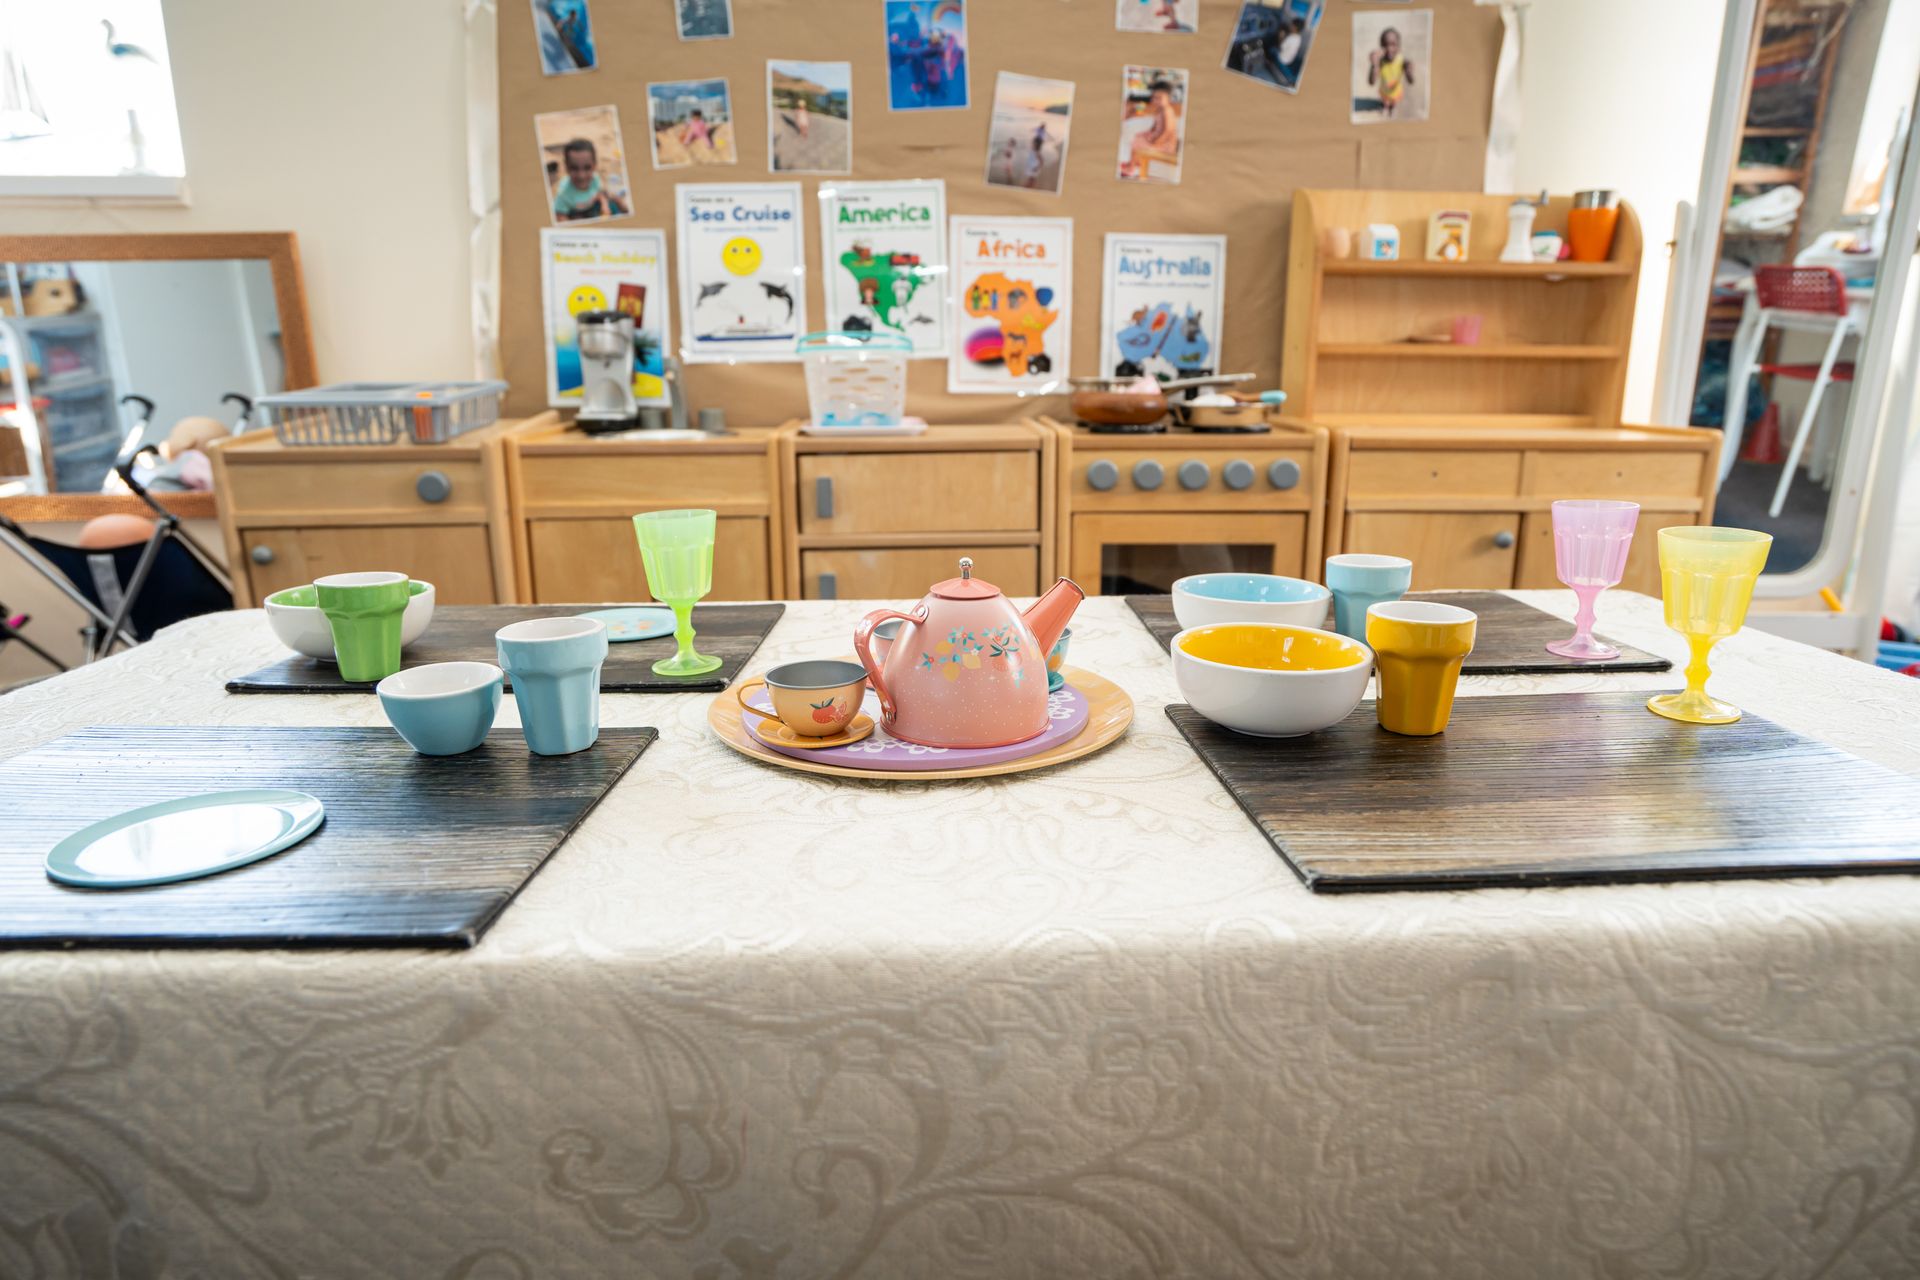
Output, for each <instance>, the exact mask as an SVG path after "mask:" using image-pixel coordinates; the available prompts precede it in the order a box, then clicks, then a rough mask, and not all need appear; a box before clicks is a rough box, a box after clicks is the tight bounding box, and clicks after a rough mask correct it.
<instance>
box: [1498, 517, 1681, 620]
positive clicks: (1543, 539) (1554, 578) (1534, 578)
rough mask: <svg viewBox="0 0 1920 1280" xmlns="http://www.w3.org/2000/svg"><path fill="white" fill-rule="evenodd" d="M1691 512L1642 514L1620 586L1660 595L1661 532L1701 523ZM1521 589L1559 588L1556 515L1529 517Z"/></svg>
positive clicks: (1517, 582)
mask: <svg viewBox="0 0 1920 1280" xmlns="http://www.w3.org/2000/svg"><path fill="white" fill-rule="evenodd" d="M1698 522H1699V521H1698V517H1696V516H1695V515H1694V513H1693V512H1691V511H1648V510H1645V509H1644V508H1643V509H1642V510H1641V512H1640V522H1639V524H1638V525H1636V526H1635V528H1634V532H1633V546H1632V547H1631V548H1630V549H1629V550H1628V551H1627V571H1626V575H1625V576H1624V577H1622V578H1621V580H1620V586H1621V588H1622V589H1623V590H1626V591H1638V592H1640V593H1641V594H1642V595H1649V596H1653V597H1655V598H1656V599H1657V598H1658V597H1659V595H1660V538H1659V533H1660V530H1662V529H1666V528H1670V527H1672V526H1673V525H1676V524H1697V523H1698ZM1514 585H1515V586H1517V587H1558V586H1560V585H1562V584H1561V582H1560V575H1559V574H1558V573H1557V572H1555V570H1554V563H1553V515H1552V513H1551V512H1546V511H1535V512H1530V513H1529V514H1528V515H1527V518H1526V523H1525V529H1524V531H1523V532H1522V534H1521V537H1520V567H1519V570H1518V571H1517V573H1516V574H1515V577H1514Z"/></svg>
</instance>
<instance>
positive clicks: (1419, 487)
mask: <svg viewBox="0 0 1920 1280" xmlns="http://www.w3.org/2000/svg"><path fill="white" fill-rule="evenodd" d="M1519 492H1520V451H1519V450H1518V449H1514V450H1505V449H1355V450H1353V451H1352V452H1351V453H1350V454H1349V455H1348V457H1347V493H1348V495H1349V496H1350V497H1354V498H1382V497H1437V496H1443V495H1444V496H1446V497H1489V498H1492V497H1499V498H1505V497H1511V496H1513V495H1515V494H1518V493H1519Z"/></svg>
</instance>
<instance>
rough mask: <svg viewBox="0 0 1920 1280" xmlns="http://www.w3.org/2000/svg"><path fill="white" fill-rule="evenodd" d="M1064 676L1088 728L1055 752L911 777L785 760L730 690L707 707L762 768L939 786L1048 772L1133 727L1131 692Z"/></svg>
mask: <svg viewBox="0 0 1920 1280" xmlns="http://www.w3.org/2000/svg"><path fill="white" fill-rule="evenodd" d="M1062 674H1064V675H1065V676H1066V678H1067V683H1068V684H1070V685H1072V686H1073V687H1074V688H1075V689H1078V690H1079V691H1080V694H1081V696H1082V697H1084V698H1085V699H1086V700H1087V727H1086V728H1084V729H1082V730H1081V731H1080V732H1079V733H1077V734H1075V735H1074V736H1073V737H1071V738H1069V739H1067V740H1066V741H1065V742H1062V743H1061V744H1060V745H1058V746H1056V747H1052V748H1050V749H1048V750H1046V751H1042V752H1039V753H1038V754H1035V755H1030V756H1022V757H1021V758H1020V759H1018V760H1002V761H1000V762H999V763H998V764H988V765H979V766H976V767H975V768H971V769H921V770H915V771H913V772H907V771H905V770H900V769H851V768H848V767H846V766H845V765H835V764H822V763H820V762H819V761H816V760H802V759H798V758H796V757H794V756H784V755H781V754H779V753H778V752H776V751H773V750H771V749H769V748H768V747H765V746H762V745H761V744H760V742H759V741H758V740H756V739H755V738H754V737H753V735H752V734H750V733H748V732H747V728H746V726H745V725H743V724H741V723H740V704H739V703H738V702H737V701H735V700H734V695H733V693H732V691H731V690H729V691H728V692H726V693H722V694H719V695H717V696H716V697H715V698H714V699H713V701H712V702H710V703H708V704H707V723H708V724H710V725H712V726H713V731H714V732H715V733H717V734H719V735H720V741H722V742H724V743H726V744H727V745H728V746H730V747H732V748H733V749H734V750H735V751H738V752H739V753H740V754H741V755H743V756H751V757H752V758H753V759H755V760H758V761H760V762H761V763H762V764H770V765H777V766H779V767H780V768H782V769H792V770H795V771H796V772H799V773H819V774H825V775H827V776H829V777H834V778H873V779H881V780H885V781H894V782H925V781H938V780H940V779H943V778H990V777H994V776H997V775H999V774H1003V773H1026V772H1028V771H1029V770H1033V769H1045V768H1048V767H1049V766H1051V765H1056V764H1065V763H1066V762H1067V761H1069V760H1078V759H1079V758H1080V757H1081V756H1084V755H1091V754H1092V753H1093V752H1095V751H1098V750H1099V749H1100V748H1102V747H1104V746H1106V745H1107V744H1108V743H1110V742H1112V741H1113V740H1114V739H1116V738H1118V737H1119V736H1120V735H1121V734H1123V733H1125V732H1126V731H1127V726H1128V725H1130V724H1132V723H1133V699H1132V698H1130V697H1128V696H1127V691H1126V690H1125V689H1122V688H1121V687H1120V686H1119V685H1117V684H1115V683H1113V681H1111V680H1103V679H1101V678H1100V677H1099V676H1096V675H1094V674H1093V673H1092V672H1090V671H1082V670H1079V669H1078V668H1075V667H1066V668H1064V669H1063V672H1062Z"/></svg>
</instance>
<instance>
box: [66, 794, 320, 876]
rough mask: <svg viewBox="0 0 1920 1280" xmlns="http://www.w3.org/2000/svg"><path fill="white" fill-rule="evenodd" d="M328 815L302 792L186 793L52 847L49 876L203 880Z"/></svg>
mask: <svg viewBox="0 0 1920 1280" xmlns="http://www.w3.org/2000/svg"><path fill="white" fill-rule="evenodd" d="M325 819H326V808H325V806H323V805H322V804H321V803H320V801H319V800H317V799H315V798H314V797H313V796H310V795H308V794H307V793H306V792H304V791H281V790H259V791H214V792H209V793H207V794H205V795H198V796H182V797H181V798H180V799H178V800H163V801H161V802H160V803H158V804H150V805H145V806H143V807H141V808H139V809H131V810H129V811H127V812H126V813H122V814H116V815H115V816H113V817H111V818H106V819H103V820H102V821H100V822H96V823H94V824H93V825H92V826H89V827H82V828H81V829H80V830H78V831H76V832H74V833H73V834H72V835H70V836H68V837H67V838H66V839H65V840H62V841H61V842H60V843H59V844H57V845H55V846H53V849H52V850H51V851H50V852H49V853H48V854H47V863H46V865H47V875H48V876H49V877H51V878H52V879H54V880H57V881H59V882H60V883H61V884H67V885H73V886H75V887H76V888H81V889H137V888H140V887H142V886H146V885H156V884H174V883H176V882H178V881H181V880H197V879H199V878H200V877H201V876H210V875H215V874H217V873H219V872H222V871H230V870H232V869H233V868H235V867H243V866H245V865H246V864H247V863H249V862H258V861H259V860H260V859H262V858H265V857H269V856H271V855H272V854H276V853H279V852H280V851H281V850H282V849H285V848H287V847H288V846H290V845H294V844H298V843H299V842H300V841H302V840H304V839H306V838H307V837H308V836H310V835H312V834H313V833H314V831H315V830H317V829H318V828H319V826H320V824H321V822H323V821H324V820H325Z"/></svg>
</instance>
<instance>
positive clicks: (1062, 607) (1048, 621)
mask: <svg viewBox="0 0 1920 1280" xmlns="http://www.w3.org/2000/svg"><path fill="white" fill-rule="evenodd" d="M1086 598H1087V593H1086V592H1084V591H1082V590H1081V589H1080V588H1079V586H1078V585H1076V584H1075V583H1074V581H1073V579H1071V578H1062V579H1060V580H1059V581H1058V582H1056V583H1054V584H1053V585H1052V586H1051V587H1049V588H1047V594H1045V595H1043V596H1041V597H1040V598H1039V599H1038V600H1035V601H1034V602H1033V603H1032V604H1031V605H1029V606H1027V611H1026V612H1025V613H1023V614H1021V615H1020V618H1021V620H1022V621H1023V622H1025V623H1026V624H1027V629H1028V630H1029V631H1031V632H1033V638H1034V640H1035V641H1037V642H1038V643H1039V645H1040V656H1042V657H1045V656H1046V654H1047V652H1048V651H1049V650H1051V649H1052V648H1053V644H1054V641H1056V640H1058V639H1059V638H1060V633H1061V632H1062V631H1065V630H1066V629H1067V620H1068V619H1070V618H1072V617H1073V611H1074V610H1075V609H1078V608H1079V607H1080V602H1081V601H1082V600H1085V599H1086Z"/></svg>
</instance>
